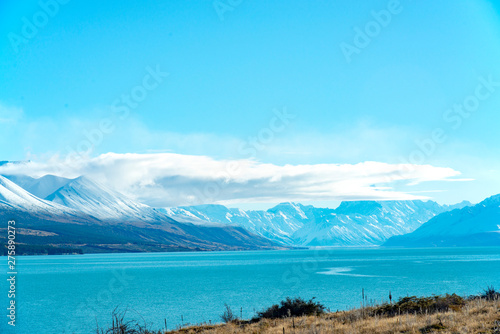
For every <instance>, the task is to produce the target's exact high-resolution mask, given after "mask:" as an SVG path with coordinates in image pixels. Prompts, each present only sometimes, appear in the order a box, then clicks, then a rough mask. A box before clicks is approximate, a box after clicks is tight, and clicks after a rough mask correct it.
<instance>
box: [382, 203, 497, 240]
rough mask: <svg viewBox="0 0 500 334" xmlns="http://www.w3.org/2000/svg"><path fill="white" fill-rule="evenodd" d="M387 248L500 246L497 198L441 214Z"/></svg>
mask: <svg viewBox="0 0 500 334" xmlns="http://www.w3.org/2000/svg"><path fill="white" fill-rule="evenodd" d="M385 245H386V246H411V247H415V246H472V245H476V246H487V245H495V246H500V195H496V196H492V197H489V198H487V199H485V200H484V201H482V202H481V203H479V204H476V205H474V206H465V207H463V208H462V209H455V210H452V211H448V212H444V213H441V214H440V215H438V216H436V217H434V218H432V219H430V220H429V221H428V222H426V223H425V224H423V225H422V226H421V227H420V228H418V229H416V230H415V231H414V232H412V233H409V234H406V235H402V236H397V237H393V238H391V239H389V240H388V241H387V242H386V243H385Z"/></svg>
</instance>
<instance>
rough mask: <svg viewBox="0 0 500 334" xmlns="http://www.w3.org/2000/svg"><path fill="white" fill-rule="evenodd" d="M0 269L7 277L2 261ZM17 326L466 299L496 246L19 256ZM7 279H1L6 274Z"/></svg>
mask: <svg viewBox="0 0 500 334" xmlns="http://www.w3.org/2000/svg"><path fill="white" fill-rule="evenodd" d="M1 261H4V264H3V268H4V272H6V271H7V270H6V268H7V258H6V257H1ZM17 271H18V275H17V283H16V305H17V318H16V327H12V326H8V325H7V321H8V319H7V317H6V315H7V310H6V308H7V307H8V304H7V303H8V300H7V292H8V285H7V281H6V280H5V279H3V280H2V283H1V285H0V291H1V294H2V299H1V300H2V301H3V307H2V309H3V310H5V311H4V314H5V315H3V316H2V318H3V320H2V322H1V324H0V332H1V333H58V334H59V333H95V329H96V323H98V324H99V325H100V326H105V325H108V324H109V321H110V319H111V318H110V315H111V312H112V311H113V309H115V308H116V307H118V309H119V310H125V309H126V310H127V316H128V317H129V318H133V319H140V320H141V321H142V322H145V323H147V324H148V325H150V326H151V327H152V328H153V329H161V328H164V319H166V321H167V326H168V328H169V329H173V328H174V327H176V326H178V325H181V324H188V323H190V324H194V323H200V322H209V321H212V322H220V317H219V316H220V314H221V313H222V311H223V308H224V303H227V304H229V305H230V306H231V307H232V309H233V311H234V313H236V314H237V315H238V316H239V315H240V312H242V314H243V317H244V318H250V317H252V316H253V315H254V314H255V311H256V310H261V309H262V308H263V307H266V306H270V305H271V304H273V303H277V302H279V301H280V300H281V299H283V298H284V297H287V296H290V297H296V296H300V297H304V298H312V297H316V300H318V301H319V302H321V303H323V304H324V305H326V306H327V307H328V308H330V309H331V310H332V311H333V310H337V309H349V308H352V307H358V306H359V305H360V303H361V291H362V289H364V291H365V294H366V295H367V298H368V300H370V299H372V300H376V301H377V302H379V301H380V300H387V299H388V295H389V291H391V292H392V295H393V297H394V298H396V299H397V298H398V297H400V296H406V295H431V294H443V293H447V292H450V293H453V292H455V293H457V294H459V295H471V294H478V293H480V292H482V290H483V289H484V288H486V286H490V285H493V286H495V287H500V248H432V249H383V248H373V249H366V248H365V249H329V250H293V251H248V252H193V253H139V254H138V253H134V254H89V255H68V256H23V257H17ZM4 277H5V276H4Z"/></svg>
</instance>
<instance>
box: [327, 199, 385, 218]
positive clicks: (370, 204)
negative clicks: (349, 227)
mask: <svg viewBox="0 0 500 334" xmlns="http://www.w3.org/2000/svg"><path fill="white" fill-rule="evenodd" d="M381 208H382V205H381V204H380V203H378V202H375V201H343V202H342V203H340V205H339V207H338V208H337V209H335V213H338V214H344V215H349V214H355V213H357V214H360V215H363V216H370V215H372V214H374V213H375V212H376V211H377V210H379V209H381Z"/></svg>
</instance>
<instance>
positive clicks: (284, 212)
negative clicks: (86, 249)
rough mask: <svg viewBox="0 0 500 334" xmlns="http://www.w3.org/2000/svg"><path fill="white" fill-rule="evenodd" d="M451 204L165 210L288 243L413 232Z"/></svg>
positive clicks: (350, 242)
mask: <svg viewBox="0 0 500 334" xmlns="http://www.w3.org/2000/svg"><path fill="white" fill-rule="evenodd" d="M460 205H466V203H462V204H460ZM446 210H447V207H445V206H441V205H439V204H437V203H435V202H432V201H428V202H423V201H380V202H375V201H352V202H342V203H341V204H340V206H339V207H338V208H337V209H328V208H315V207H313V206H304V205H301V204H296V203H281V204H279V205H277V206H275V207H273V208H271V209H269V210H267V211H243V210H240V209H230V208H226V207H225V206H222V205H198V206H190V207H179V208H170V209H164V212H165V213H167V214H168V215H169V216H170V217H172V218H174V219H176V217H177V216H182V217H191V218H190V219H197V220H198V223H200V224H201V223H202V222H203V221H205V222H211V223H219V224H234V225H238V226H242V227H244V228H245V229H247V230H249V231H251V232H253V233H256V234H258V235H261V236H263V237H266V238H269V239H271V240H274V241H277V242H280V243H282V244H286V245H294V246H370V245H380V244H382V243H383V242H384V241H385V240H387V239H388V238H390V237H392V236H394V235H400V234H405V233H408V232H411V231H413V230H415V229H416V228H418V227H420V226H421V225H422V224H423V223H425V222H426V221H427V220H429V219H430V218H432V217H434V216H435V215H436V214H439V213H441V212H444V211H446Z"/></svg>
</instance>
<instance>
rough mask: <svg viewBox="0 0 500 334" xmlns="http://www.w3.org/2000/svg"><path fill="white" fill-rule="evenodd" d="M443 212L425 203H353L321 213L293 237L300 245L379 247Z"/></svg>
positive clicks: (431, 203) (437, 206)
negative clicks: (393, 237)
mask: <svg viewBox="0 0 500 334" xmlns="http://www.w3.org/2000/svg"><path fill="white" fill-rule="evenodd" d="M443 211H444V208H443V207H441V206H440V205H439V204H437V203H436V202H432V201H428V202H422V201H380V202H375V201H352V202H342V203H341V204H340V206H339V207H338V208H337V209H335V210H330V211H324V212H323V213H322V214H320V215H318V216H317V217H316V219H315V220H314V221H311V222H309V223H308V224H306V225H305V226H304V228H302V229H300V230H299V231H297V232H296V233H295V235H294V238H295V240H297V242H298V243H299V244H301V245H308V246H347V245H349V246H366V245H380V244H382V243H383V242H384V241H385V240H387V239H388V238H390V237H392V236H393V235H400V234H404V233H408V232H411V231H413V230H415V229H416V228H418V227H419V226H420V225H422V224H423V223H425V222H426V221H427V220H429V219H430V218H432V217H434V216H435V215H436V214H438V213H441V212H443Z"/></svg>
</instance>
